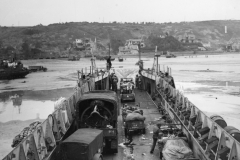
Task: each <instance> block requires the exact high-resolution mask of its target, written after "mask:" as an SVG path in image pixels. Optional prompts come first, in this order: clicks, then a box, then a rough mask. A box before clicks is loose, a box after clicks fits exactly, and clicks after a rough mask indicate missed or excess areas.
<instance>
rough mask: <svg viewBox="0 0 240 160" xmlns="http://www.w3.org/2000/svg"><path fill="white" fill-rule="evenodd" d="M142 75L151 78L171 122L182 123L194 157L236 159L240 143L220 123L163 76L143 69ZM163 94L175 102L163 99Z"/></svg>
mask: <svg viewBox="0 0 240 160" xmlns="http://www.w3.org/2000/svg"><path fill="white" fill-rule="evenodd" d="M142 74H143V76H144V77H148V78H150V79H152V80H155V82H156V86H157V89H156V91H157V95H158V97H159V98H160V100H161V106H162V107H163V108H164V109H165V111H166V112H167V113H168V114H169V116H170V117H171V118H172V119H173V120H174V121H176V122H180V123H181V124H182V126H183V131H184V133H185V134H186V135H187V137H188V139H189V140H190V142H191V144H190V145H191V146H192V149H193V152H194V154H195V156H196V157H198V158H200V159H201V160H202V159H206V160H218V159H221V160H239V159H240V143H239V141H237V140H236V139H235V138H234V137H233V134H231V135H230V134H229V133H228V132H227V131H226V130H225V129H223V128H222V126H221V124H220V123H216V122H215V121H214V120H212V119H211V118H209V117H208V116H207V115H206V114H205V113H203V112H202V111H201V110H200V109H199V108H198V107H196V106H195V105H194V104H193V103H192V102H190V101H189V100H188V98H187V97H185V96H184V95H183V94H182V93H181V92H180V91H178V90H177V89H175V88H173V87H172V86H171V85H169V84H168V82H166V81H165V80H164V78H161V77H160V76H157V75H156V74H150V73H149V72H145V71H143V73H142ZM166 90H168V93H167V95H166V94H165V93H164V91H166ZM167 97H171V98H172V100H173V99H174V100H175V101H174V102H171V101H167V99H168V98H167ZM239 133H240V132H239Z"/></svg>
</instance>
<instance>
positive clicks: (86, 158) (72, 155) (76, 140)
mask: <svg viewBox="0 0 240 160" xmlns="http://www.w3.org/2000/svg"><path fill="white" fill-rule="evenodd" d="M102 147H103V131H102V130H99V129H92V128H83V129H78V130H76V131H75V132H74V133H73V134H72V135H70V136H69V137H68V138H67V139H65V140H64V141H63V142H62V143H61V144H60V152H59V157H58V159H59V160H67V159H69V160H102V159H103V157H102Z"/></svg>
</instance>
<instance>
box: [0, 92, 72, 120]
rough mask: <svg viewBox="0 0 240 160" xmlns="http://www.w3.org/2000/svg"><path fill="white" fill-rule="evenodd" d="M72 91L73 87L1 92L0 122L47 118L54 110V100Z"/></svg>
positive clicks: (68, 95)
mask: <svg viewBox="0 0 240 160" xmlns="http://www.w3.org/2000/svg"><path fill="white" fill-rule="evenodd" d="M72 93H73V88H66V89H55V90H43V91H12V92H3V93H0V122H2V123H4V122H9V121H12V120H21V121H25V120H29V119H46V118H47V117H48V115H49V114H51V113H52V112H53V111H54V102H55V101H56V100H57V99H59V98H60V97H66V98H67V97H70V96H71V95H72Z"/></svg>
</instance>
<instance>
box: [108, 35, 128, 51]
mask: <svg viewBox="0 0 240 160" xmlns="http://www.w3.org/2000/svg"><path fill="white" fill-rule="evenodd" d="M110 44H111V49H112V52H113V53H114V54H117V53H118V51H119V47H120V46H124V42H123V40H120V39H111V40H110ZM108 45H109V44H108Z"/></svg>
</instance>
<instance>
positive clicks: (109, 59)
mask: <svg viewBox="0 0 240 160" xmlns="http://www.w3.org/2000/svg"><path fill="white" fill-rule="evenodd" d="M111 68H112V62H111V56H109V57H108V59H107V69H108V70H110V69H111Z"/></svg>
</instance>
